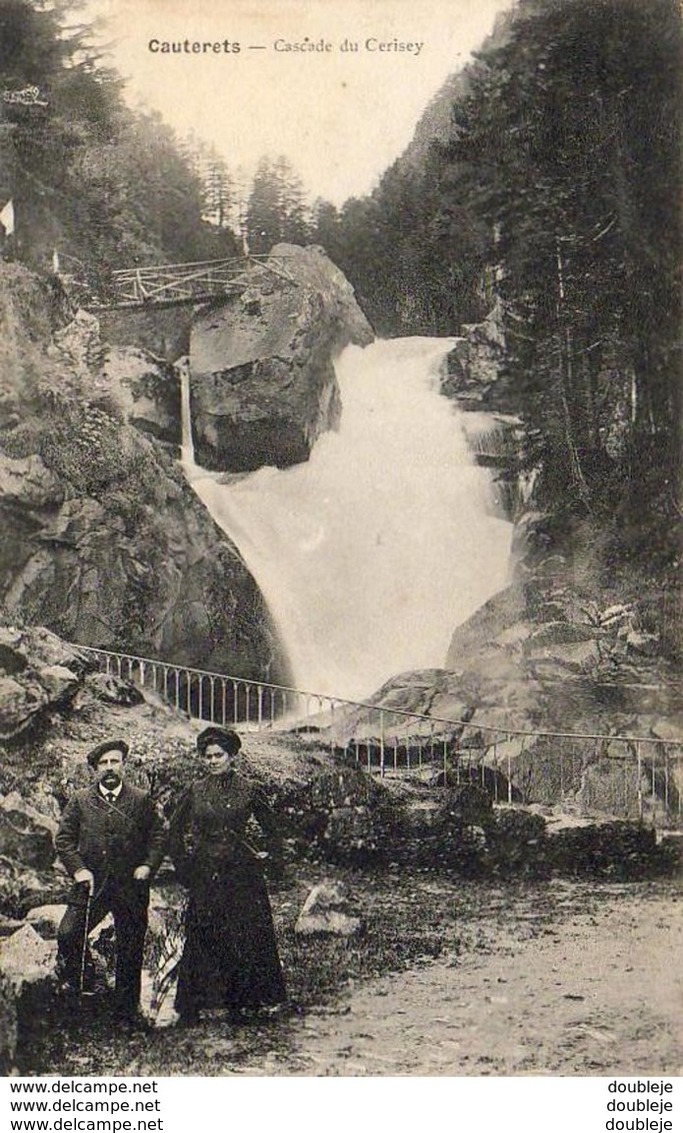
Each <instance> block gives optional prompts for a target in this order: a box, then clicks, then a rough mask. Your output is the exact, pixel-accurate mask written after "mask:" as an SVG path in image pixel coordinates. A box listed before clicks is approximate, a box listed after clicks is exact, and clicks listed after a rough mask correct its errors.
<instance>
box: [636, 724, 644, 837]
mask: <svg viewBox="0 0 683 1133" xmlns="http://www.w3.org/2000/svg"><path fill="white" fill-rule="evenodd" d="M636 769H637V770H636V773H637V775H638V820H639V821H640V822H642V821H643V813H644V811H643V779H642V775H643V757H642V755H641V752H640V744H639V743H636Z"/></svg>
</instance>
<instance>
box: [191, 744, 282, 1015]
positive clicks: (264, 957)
mask: <svg viewBox="0 0 683 1133" xmlns="http://www.w3.org/2000/svg"><path fill="white" fill-rule="evenodd" d="M241 746H242V745H241V741H240V738H239V736H238V735H237V733H236V732H231V731H228V730H226V729H225V728H218V727H214V726H212V727H209V728H205V729H204V731H203V732H201V733H200V735H199V736H198V737H197V750H198V752H199V754H200V755H202V756H203V757H204V759H205V760H206V764H207V770H208V775H206V777H205V778H203V779H200V780H199V781H198V782H196V783H193V784H192V786H191V787H190V788H189V790H188V791H187V792H186V793H185V795H184V796H183V797H182V799H181V800H180V803H179V805H178V807H177V809H176V811H175V814H174V815H173V818H172V819H171V833H170V851H171V857H172V858H173V861H174V863H175V867H176V872H177V874H178V877H179V879H180V880H181V881H182V882H183V884H185V885H187V887H188V889H189V902H188V908H187V914H186V920H185V930H186V935H185V946H184V949H183V955H182V958H181V960H180V965H179V969H178V989H177V992H176V1000H175V1006H176V1011H177V1012H178V1014H179V1016H180V1021H181V1022H182V1023H185V1024H192V1023H195V1022H197V1020H198V1017H199V1011H200V1010H201V1008H203V1007H227V1008H228V1009H229V1010H230V1011H231V1014H232V1015H233V1016H240V1015H244V1014H245V1013H247V1012H249V1011H252V1010H255V1009H257V1008H259V1007H275V1006H276V1005H278V1004H281V1003H283V1002H284V1000H285V997H286V992H285V985H284V979H283V976H282V968H281V966H280V958H279V956H278V951H277V943H276V940H275V931H274V928H273V918H272V914H271V911H270V903H269V901H268V892H267V889H266V883H265V880H264V877H263V872H262V868H261V860H260V856H259V855H258V854H257V853H256V851H255V850H253V849H252V847H251V846H250V845H249V844H248V842H247V841H246V840H245V830H246V826H247V822H248V821H249V819H250V817H251V816H252V815H253V816H254V817H255V818H256V820H257V822H258V823H259V825H260V826H261V829H262V830H263V832H264V834H265V836H266V840H267V844H268V848H269V853H270V856H271V858H272V860H273V864H274V865H275V867H276V868H278V869H279V868H281V861H282V856H281V841H280V837H279V832H278V829H277V824H276V822H275V818H274V815H273V813H272V811H271V810H270V808H269V806H268V804H267V802H266V800H265V798H264V796H263V795H262V793H261V791H260V790H259V788H258V787H257V786H256V784H254V783H253V782H251V781H250V780H249V779H246V778H245V777H244V776H243V775H241V774H240V773H239V771H238V770H237V764H238V763H239V760H240V758H241V757H240V756H239V755H238V752H239V750H240V748H241Z"/></svg>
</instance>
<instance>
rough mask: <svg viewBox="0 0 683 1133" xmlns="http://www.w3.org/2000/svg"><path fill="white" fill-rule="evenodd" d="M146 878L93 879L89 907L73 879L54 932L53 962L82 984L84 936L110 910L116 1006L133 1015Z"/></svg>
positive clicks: (144, 927) (120, 1011)
mask: <svg viewBox="0 0 683 1133" xmlns="http://www.w3.org/2000/svg"><path fill="white" fill-rule="evenodd" d="M148 905H149V882H146V881H135V880H134V879H133V878H130V879H128V878H125V879H124V880H121V879H118V878H106V879H105V880H104V881H99V880H98V879H97V878H96V879H95V893H94V895H93V898H92V900H91V902H90V908H89V911H88V910H87V889H86V886H85V885H76V886H74V890H73V893H72V895H71V896H70V899H69V905H68V908H67V910H66V912H65V914H64V916H63V918H62V921H61V924H60V926H59V929H58V932H57V967H58V971H59V973H60V976H61V977H62V978H63V979H64V980H65V981H66V982H67V983H68V984H70V985H71V986H72V987H73V988H78V987H80V981H81V967H82V964H83V951H84V936H85V932H86V924H85V919H86V911H87V912H88V926H87V931H88V932H91V931H92V930H93V929H94V928H95V927H96V926H97V925H98V924H99V923H100V921H101V920H103V919H104V917H105V916H106V915H107V913H111V914H112V916H113V918H114V929H115V932H116V984H115V992H114V1010H115V1011H116V1013H117V1014H121V1015H124V1016H125V1015H133V1014H134V1013H135V1012H136V1011H137V1009H138V1007H139V1004H140V977H141V972H142V950H143V947H144V943H145V933H146V931H147V907H148Z"/></svg>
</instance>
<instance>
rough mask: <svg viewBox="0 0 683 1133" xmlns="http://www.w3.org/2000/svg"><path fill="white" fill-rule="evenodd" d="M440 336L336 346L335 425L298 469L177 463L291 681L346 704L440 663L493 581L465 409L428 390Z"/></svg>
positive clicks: (483, 480)
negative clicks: (270, 626) (222, 536)
mask: <svg viewBox="0 0 683 1133" xmlns="http://www.w3.org/2000/svg"><path fill="white" fill-rule="evenodd" d="M451 345H452V340H450V339H449V340H445V339H433V338H409V339H395V340H392V341H380V342H376V343H374V344H373V345H372V346H368V347H366V348H365V349H364V350H362V349H360V348H359V347H348V348H347V349H346V350H345V351H344V353H343V354H342V356H341V358H340V359H339V360H338V362H337V367H336V369H337V379H338V382H339V387H340V393H341V400H342V407H343V408H342V417H341V422H340V426H339V430H338V432H336V433H326V434H324V435H323V436H321V437H320V438H319V439H318V441H317V442H316V444H315V446H314V449H313V451H312V453H311V457H310V460H309V461H308V462H307V463H305V464H299V465H296V466H295V467H292V468H288V469H285V470H279V469H276V468H261V469H259V470H258V471H257V472H254V473H250V474H248V475H242V476H232V477H227V476H222V477H219V476H216V475H215V474H211V473H206V472H204V471H202V470H200V469H198V468H197V467H196V466H194V465H192V464H191V458H190V463H189V464H187V463H186V473H187V474H188V478H189V479H190V480H191V482H192V486H193V488H194V490H195V491H196V492H197V494H198V495H199V496H200V498H201V499H202V500H203V502H204V503H205V505H206V507H207V508H208V510H209V511H210V512H211V514H212V516H213V517H214V519H215V520H216V522H217V523H218V524H219V526H220V527H222V528H223V530H224V531H225V532H226V533H227V534H228V535H229V536H230V537H231V538H232V539H233V541H234V542H235V543H236V544H237V546H238V547H239V549H240V551H241V553H242V555H243V557H244V559H245V561H246V563H247V565H248V566H249V568H250V570H251V572H252V574H253V575H254V577H255V578H256V581H257V583H258V585H259V587H260V589H261V591H262V593H263V595H264V597H265V599H266V602H267V603H268V606H269V608H270V610H271V612H272V614H273V617H274V619H275V621H276V623H277V625H278V627H279V630H280V633H281V636H282V640H283V642H284V645H285V648H286V650H287V653H288V656H289V660H290V664H291V667H292V672H293V675H294V680H295V683H296V685H297V687H299V688H303V689H307V690H312V691H314V692H320V693H326V694H330V695H335V696H339V697H348V698H350V699H358V698H362V697H364V696H367V695H369V694H370V693H372V692H373V691H374V690H375V689H377V688H378V687H379V686H380V685H381V684H382V683H383V682H384V681H386V680H387V679H388V678H389V677H391V676H393V675H395V674H397V673H400V672H403V671H406V670H409V669H420V668H435V667H441V666H443V664H444V662H445V658H446V654H447V651H448V646H449V642H450V637H451V634H452V632H453V629H454V628H455V626H456V625H458V624H460V623H461V622H462V621H463V620H464V619H465V618H467V617H468V616H469V615H470V614H471V613H473V611H474V610H475V609H477V607H478V606H480V605H481V604H482V603H483V602H485V601H486V600H487V598H489V597H490V596H491V595H492V594H494V593H495V592H496V591H497V590H499V589H500V588H501V587H502V586H504V585H505V582H506V577H507V562H508V555H509V548H510V538H511V526H510V524H509V523H507V522H505V521H503V520H501V519H499V518H496V517H495V516H493V515H492V514H491V509H490V507H489V500H488V495H489V490H490V473H489V472H488V471H487V470H486V469H482V468H480V467H478V466H477V465H476V462H475V460H474V457H473V455H472V453H471V451H470V446H469V445H468V443H467V439H466V436H465V429H464V419H465V414H463V413H462V412H461V411H459V410H458V409H457V407H456V406H455V405H454V403H453V402H450V401H448V400H447V399H446V398H445V397H443V396H442V395H441V394H440V393H439V371H440V367H441V365H442V362H443V359H444V358H445V355H446V354H447V352H448V350H449V349H450V348H451ZM183 388H184V387H183ZM188 406H189V395H188ZM188 420H189V418H188Z"/></svg>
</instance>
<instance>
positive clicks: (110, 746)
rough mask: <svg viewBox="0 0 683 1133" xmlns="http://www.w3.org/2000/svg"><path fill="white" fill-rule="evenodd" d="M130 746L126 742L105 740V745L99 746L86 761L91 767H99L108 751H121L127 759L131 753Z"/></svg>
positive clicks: (90, 752) (89, 754) (90, 753)
mask: <svg viewBox="0 0 683 1133" xmlns="http://www.w3.org/2000/svg"><path fill="white" fill-rule="evenodd" d="M129 750H130V749H129V747H128V744H127V743H126V741H125V740H105V741H104V743H101V744H98V745H97V747H94V748H93V749H92V751H89V752H88V754H87V755H86V759H87V761H88V763H89V764H90V766H91V767H97V764H98V763H99V762H100V759H101V758H102V756H103V755H106V753H107V752H108V751H120V752H121V755H122V756H123V758H124V759H125V758H126V756H127V755H128V752H129Z"/></svg>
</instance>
